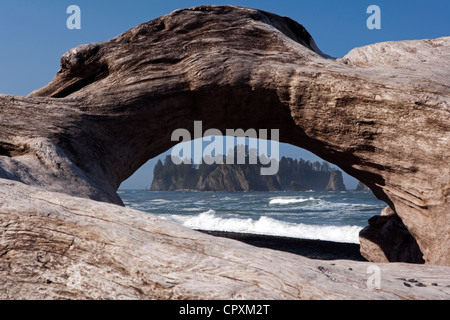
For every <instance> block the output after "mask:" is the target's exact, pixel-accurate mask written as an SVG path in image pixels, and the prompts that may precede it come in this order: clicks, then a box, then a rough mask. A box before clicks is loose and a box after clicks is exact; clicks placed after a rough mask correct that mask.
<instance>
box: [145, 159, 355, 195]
mask: <svg viewBox="0 0 450 320" xmlns="http://www.w3.org/2000/svg"><path fill="white" fill-rule="evenodd" d="M248 157H249V156H248V153H247V154H246V156H245V161H244V163H243V164H225V163H223V164H211V165H208V164H205V163H202V164H200V165H199V166H195V165H192V164H185V163H181V164H179V165H175V164H174V163H173V162H172V159H171V156H167V157H166V159H165V160H164V163H163V162H162V161H161V160H158V162H157V164H156V165H155V168H154V170H153V180H152V184H151V187H150V190H151V191H175V190H198V191H219V192H241V191H288V190H291V191H307V190H320V191H322V190H326V191H345V190H346V188H345V185H344V181H343V178H342V172H341V171H339V170H337V169H335V168H332V167H330V165H329V164H328V163H327V162H323V163H319V162H318V161H316V162H314V163H311V162H310V161H305V160H303V159H299V160H297V159H292V158H286V157H282V158H281V159H280V162H279V171H278V173H277V174H276V175H269V176H262V175H260V167H261V166H262V165H261V164H260V163H258V164H249V161H248Z"/></svg>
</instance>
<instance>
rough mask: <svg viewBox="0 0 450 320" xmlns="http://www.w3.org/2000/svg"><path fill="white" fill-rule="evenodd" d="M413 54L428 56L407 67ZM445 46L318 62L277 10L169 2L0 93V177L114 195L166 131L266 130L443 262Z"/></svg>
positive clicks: (445, 41)
mask: <svg viewBox="0 0 450 320" xmlns="http://www.w3.org/2000/svg"><path fill="white" fill-rule="evenodd" d="M412 46H414V47H415V48H416V49H415V50H416V51H414V50H410V48H411V47H412ZM419 49H421V50H422V51H423V52H425V53H426V52H428V53H430V52H431V53H430V54H429V55H428V56H427V60H426V61H425V62H422V63H423V65H418V66H417V69H415V70H412V69H411V68H410V63H411V61H416V60H417V59H422V58H421V56H419V54H418V53H417V52H419V51H420V50H419ZM418 50H419V51H418ZM449 50H450V40H449V38H441V39H436V40H423V41H414V42H399V43H397V44H392V45H385V46H384V47H383V46H382V44H380V45H373V46H370V47H368V48H360V49H355V50H353V51H351V52H350V53H349V54H348V55H347V56H345V57H344V58H342V59H331V58H330V57H328V56H326V55H325V54H323V53H322V52H320V50H319V49H318V48H317V46H316V45H315V43H314V40H313V39H312V38H311V36H310V35H309V34H308V32H307V31H306V30H305V29H304V28H303V27H302V26H301V25H300V24H298V23H296V22H294V21H293V20H291V19H289V18H285V17H279V16H276V15H274V14H270V13H267V12H263V11H258V10H253V9H247V8H241V7H234V6H218V7H215V6H202V7H197V8H193V9H187V10H178V11H175V12H173V13H171V14H169V15H167V16H164V17H161V18H158V19H155V20H153V21H150V22H148V23H144V24H141V25H139V26H137V27H135V28H133V29H130V30H129V31H127V32H125V33H123V34H121V35H119V36H118V37H116V38H114V39H111V40H109V41H106V42H102V43H94V44H88V45H82V46H79V47H76V48H74V49H72V50H70V51H69V52H67V53H66V54H65V55H64V56H63V57H62V58H61V70H60V71H59V72H58V74H57V75H56V77H55V78H54V79H53V80H52V81H51V82H50V83H49V84H48V85H47V86H45V87H43V88H41V89H39V90H36V91H35V92H33V93H31V94H30V95H29V96H27V97H12V96H5V95H2V96H0V106H1V108H3V109H4V110H5V112H3V111H2V117H4V121H3V122H2V123H1V124H0V126H1V131H0V177H2V178H7V179H13V180H19V181H22V182H25V183H27V184H30V185H39V186H45V187H46V188H47V189H48V190H50V191H58V192H64V193H68V194H71V195H77V196H82V197H86V198H92V199H95V200H102V201H107V202H112V203H117V204H120V203H121V201H120V198H119V197H118V196H117V194H116V193H115V191H116V189H117V188H118V187H119V185H120V183H121V182H122V181H124V180H125V179H127V178H128V177H129V176H130V175H131V174H132V173H133V172H135V171H136V170H137V169H138V168H139V167H140V166H141V165H142V164H143V163H145V162H146V161H147V160H148V159H150V158H152V157H154V156H156V155H158V154H159V153H161V152H163V151H165V150H167V149H168V148H170V147H171V146H172V145H173V144H174V142H172V141H171V139H170V135H171V133H172V132H173V130H175V129H177V128H186V129H190V128H193V123H194V121H195V120H201V121H203V127H204V130H206V129H208V128H218V129H219V130H222V131H225V129H227V128H243V129H244V130H246V129H248V128H254V129H279V132H280V141H281V142H286V143H290V144H292V145H296V146H299V147H302V148H305V149H307V150H309V151H311V152H313V153H315V154H317V155H318V156H320V157H321V158H323V159H325V160H327V161H329V162H332V163H334V164H336V165H338V166H339V167H340V168H342V169H343V170H344V171H346V172H347V173H348V174H350V175H352V176H354V177H356V178H357V179H359V180H360V181H362V182H363V183H365V184H366V185H367V186H369V187H370V188H371V189H372V191H373V192H374V193H375V195H376V196H377V197H378V198H379V199H381V200H383V201H385V202H386V203H387V204H388V205H389V207H390V208H391V209H392V211H393V212H394V216H395V217H396V219H400V222H402V223H404V225H405V226H406V228H407V229H408V231H409V232H410V233H411V234H412V236H413V237H414V238H415V239H416V240H417V243H418V245H419V247H420V251H421V253H420V251H419V255H421V254H423V257H424V260H425V261H426V262H428V263H436V264H450V260H449V259H450V255H449V251H448V245H449V243H450V239H449V237H450V230H449V226H448V223H447V218H448V214H449V194H450V183H449V179H448V177H449V174H450V166H449V161H448V156H449V149H448V141H450V130H449V128H450V125H449V122H448V119H449V117H448V116H449V101H450V98H449V97H450V90H449V89H448V78H449V75H448V70H447V69H445V68H442V61H445V59H447V61H448V56H449V52H450V51H449ZM379 52H383V54H381V53H379ZM380 57H381V58H380ZM24 119H25V120H24ZM191 133H192V134H193V132H191ZM387 219H388V218H387ZM388 220H389V219H388ZM380 221H381V220H380ZM380 221H379V222H380ZM394 225H395V224H394ZM378 226H380V225H378ZM397 226H398V225H397ZM380 230H381V229H380ZM381 231H382V230H381ZM378 236H380V237H381V239H384V240H386V239H385V238H386V236H389V235H388V234H381V233H378ZM375 238H376V237H375ZM373 241H375V240H373ZM377 241H378V240H377ZM369 243H370V241H369ZM386 243H388V244H389V243H390V241H389V239H388V240H386ZM393 246H394V244H393ZM394 256H395V254H394ZM374 259H376V258H374ZM395 259H396V258H392V259H391V260H395Z"/></svg>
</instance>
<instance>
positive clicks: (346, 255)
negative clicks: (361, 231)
mask: <svg viewBox="0 0 450 320" xmlns="http://www.w3.org/2000/svg"><path fill="white" fill-rule="evenodd" d="M198 231H201V232H204V233H207V234H210V235H213V236H217V237H224V238H230V239H234V240H238V241H242V242H245V243H247V244H250V245H253V246H256V247H262V248H269V249H274V250H279V251H285V252H289V253H294V254H298V255H301V256H304V257H307V258H310V259H320V260H341V259H342V260H355V261H367V260H366V259H365V258H364V257H363V256H362V255H361V253H360V252H359V244H356V243H342V242H332V241H323V240H309V239H297V238H289V237H279V236H268V235H260V234H249V233H239V232H227V231H205V230H198Z"/></svg>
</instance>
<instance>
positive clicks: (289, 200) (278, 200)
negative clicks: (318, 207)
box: [269, 197, 317, 205]
mask: <svg viewBox="0 0 450 320" xmlns="http://www.w3.org/2000/svg"><path fill="white" fill-rule="evenodd" d="M314 200H317V199H314V198H313V197H310V198H308V199H306V198H283V197H281V198H274V199H272V200H270V202H269V204H281V205H283V204H291V203H302V202H307V201H314Z"/></svg>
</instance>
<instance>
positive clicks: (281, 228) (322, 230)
mask: <svg viewBox="0 0 450 320" xmlns="http://www.w3.org/2000/svg"><path fill="white" fill-rule="evenodd" d="M169 219H170V220H173V221H175V222H178V223H180V224H182V225H184V226H185V227H188V228H191V229H199V230H210V231H229V232H242V233H254V234H265V235H273V236H284V237H292V238H301V239H313V240H327V241H335V242H347V243H359V231H360V230H361V229H362V228H361V227H359V226H350V225H347V226H331V225H308V224H303V223H290V222H283V221H279V220H275V219H272V218H269V217H261V218H259V219H258V220H254V219H251V218H248V219H240V218H225V217H219V216H218V215H217V214H216V212H215V211H214V210H208V211H205V212H202V213H200V214H198V215H194V216H181V215H171V216H170V217H169Z"/></svg>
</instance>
